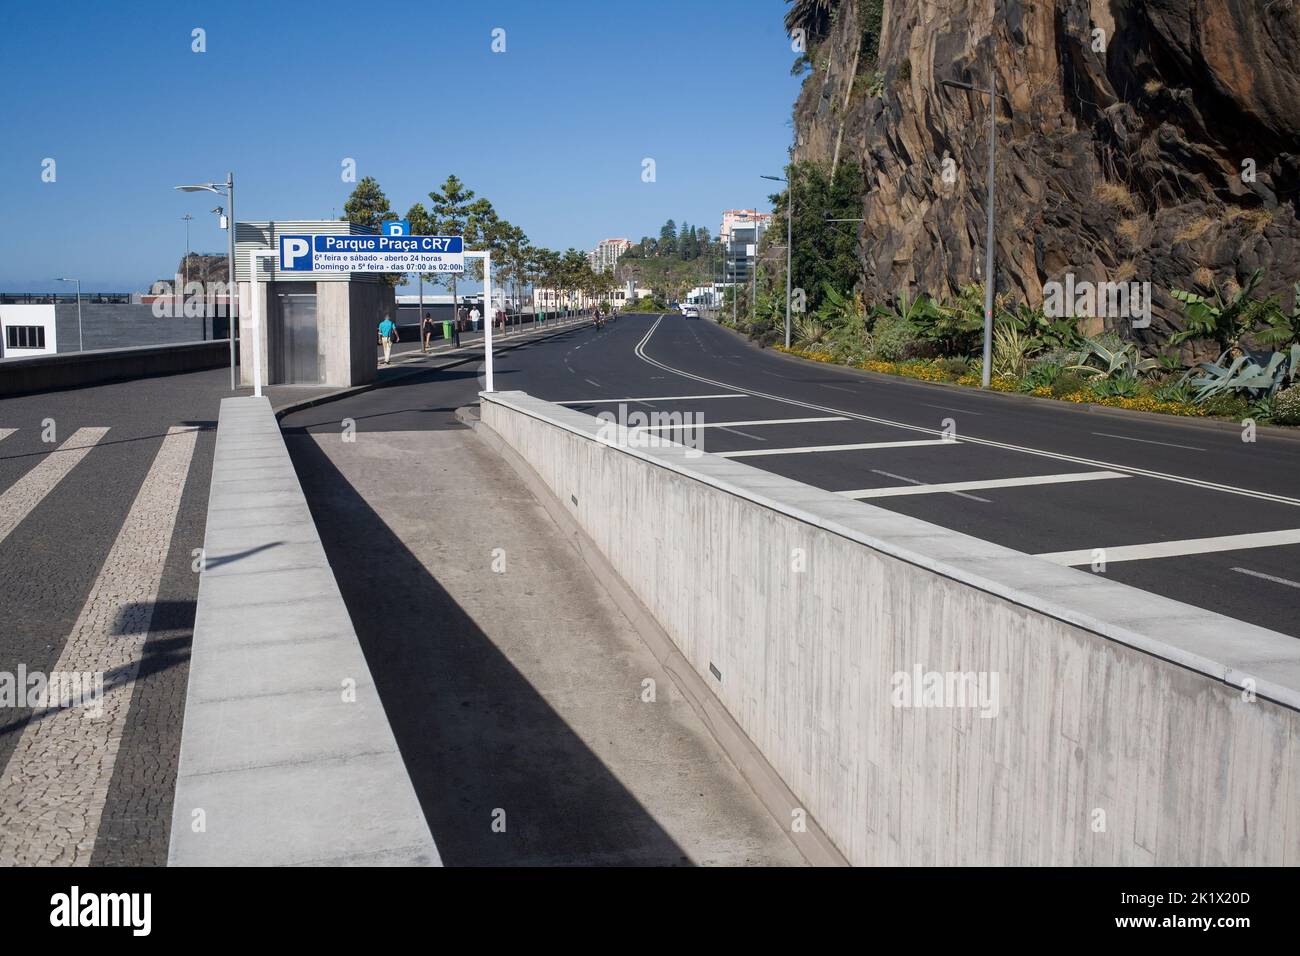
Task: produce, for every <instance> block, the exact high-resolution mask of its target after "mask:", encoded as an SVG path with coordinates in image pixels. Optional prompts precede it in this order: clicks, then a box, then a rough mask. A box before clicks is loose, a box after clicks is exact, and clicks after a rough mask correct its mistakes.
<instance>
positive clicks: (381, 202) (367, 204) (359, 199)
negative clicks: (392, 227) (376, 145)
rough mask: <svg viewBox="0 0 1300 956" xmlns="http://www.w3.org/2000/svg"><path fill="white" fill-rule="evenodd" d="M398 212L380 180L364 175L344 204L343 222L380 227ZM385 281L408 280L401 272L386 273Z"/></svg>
mask: <svg viewBox="0 0 1300 956" xmlns="http://www.w3.org/2000/svg"><path fill="white" fill-rule="evenodd" d="M396 218H397V213H395V212H393V210H392V209H391V208H390V207H389V205H388V197H387V196H385V195H384V191H383V190H382V189H380V188H379V182H378V181H377V180H376V179H375V178H374V177H372V176H366V177H364V178H363V179H362V180H361V181H360V182H359V183H357V185H356V188H355V189H353V190H352V195H351V196H349V197H348V201H347V202H345V203H344V204H343V218H342V221H343V222H351V223H355V224H356V225H358V226H366V227H368V228H370V229H376V230H377V229H378V228H379V226H380V224H381V223H385V222H388V221H390V220H393V219H396ZM384 282H386V283H388V284H389V285H390V286H399V285H402V284H403V283H404V282H406V276H404V275H402V274H401V273H400V272H386V273H384Z"/></svg>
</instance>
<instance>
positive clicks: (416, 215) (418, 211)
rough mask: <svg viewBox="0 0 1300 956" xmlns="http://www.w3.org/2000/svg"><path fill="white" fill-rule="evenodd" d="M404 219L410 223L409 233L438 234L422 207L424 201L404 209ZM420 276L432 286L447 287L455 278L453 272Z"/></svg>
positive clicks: (420, 234)
mask: <svg viewBox="0 0 1300 956" xmlns="http://www.w3.org/2000/svg"><path fill="white" fill-rule="evenodd" d="M406 221H407V222H409V223H410V224H411V235H413V236H435V235H437V234H438V227H437V224H436V223H435V222H434V219H433V216H432V215H431V214H430V213H429V210H427V209H425V208H424V203H419V202H417V203H415V204H414V205H412V206H411V208H410V209H408V210H406ZM420 278H422V279H423V280H424V281H425V282H428V283H430V284H431V285H434V286H438V285H441V286H445V287H447V288H448V289H450V288H451V287H452V283H454V282H455V280H456V274H455V273H454V272H426V273H424V274H423V275H422V276H421V277H420Z"/></svg>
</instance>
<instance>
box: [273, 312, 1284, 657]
mask: <svg viewBox="0 0 1300 956" xmlns="http://www.w3.org/2000/svg"><path fill="white" fill-rule="evenodd" d="M458 374H459V378H458V379H455V380H448V379H445V378H441V377H439V376H436V375H432V376H430V377H428V378H425V377H423V376H417V377H416V380H407V381H406V383H404V384H403V385H402V386H400V387H395V388H391V389H382V390H378V391H375V392H369V393H366V394H364V395H361V396H356V397H354V398H350V399H348V400H347V401H346V405H345V406H344V407H343V408H339V407H337V406H338V405H340V404H341V403H333V404H331V405H327V406H322V407H320V408H317V409H313V410H311V411H310V412H306V413H303V415H302V416H294V417H292V418H290V419H289V420H287V421H286V424H287V425H293V426H302V427H308V428H313V429H315V428H337V427H338V424H337V422H338V419H339V418H340V417H341V416H343V415H345V414H346V415H348V416H350V417H355V418H356V419H357V423H358V425H357V427H358V429H365V428H377V429H383V428H393V429H402V430H405V429H411V428H420V427H455V426H454V422H452V421H451V420H450V412H451V410H452V409H454V408H455V407H456V405H458V404H466V403H471V402H473V401H474V392H475V391H476V390H477V388H478V387H480V382H479V380H478V379H477V377H476V376H470V375H469V374H468V368H467V367H462V370H461V371H460V372H459V373H458ZM496 375H497V381H496V387H497V388H498V389H503V390H505V389H519V390H523V391H526V392H528V393H530V394H532V395H535V396H537V397H539V398H544V399H547V400H550V401H557V402H565V403H567V404H569V405H570V406H571V407H574V408H577V409H579V410H581V411H585V412H588V413H590V414H596V413H598V412H600V411H605V410H610V411H614V412H615V413H617V412H618V408H619V404H620V402H619V400H620V399H621V400H626V405H627V409H626V410H627V411H628V412H631V411H634V410H640V411H643V412H647V413H648V412H683V413H691V414H694V415H698V416H701V418H702V420H703V422H704V423H705V425H706V426H707V427H705V428H703V429H701V430H699V431H698V432H697V433H696V434H697V436H698V437H701V438H702V445H703V448H704V449H705V450H706V451H709V452H715V453H723V454H731V453H736V452H748V453H755V454H747V455H745V456H744V457H743V458H742V460H743V461H744V462H745V463H746V464H749V465H752V466H755V467H758V468H762V469H764V470H767V471H772V472H775V473H778V474H781V475H785V476H787V477H790V478H793V479H796V480H798V481H802V482H805V483H807V484H811V485H815V486H817V487H820V488H824V489H827V490H831V491H836V492H844V491H854V492H857V493H859V494H862V495H864V496H865V497H864V498H863V501H864V504H869V505H871V506H876V507H882V508H888V509H890V510H893V511H897V512H900V513H905V514H909V515H912V516H914V517H917V518H921V519H923V520H925V521H929V522H933V523H934V524H937V525H942V526H944V527H948V528H951V529H954V530H957V531H961V532H963V533H966V534H970V535H973V536H975V537H979V538H983V539H985V540H988V541H993V542H996V543H998V544H1001V545H1004V546H1006V547H1009V548H1014V549H1016V550H1018V551H1023V552H1027V553H1030V554H1040V555H1049V554H1050V555H1056V557H1055V560H1058V561H1060V562H1061V563H1072V564H1074V565H1075V566H1079V567H1081V568H1083V569H1089V568H1091V567H1092V563H1093V560H1094V558H1095V557H1097V556H1099V554H1102V553H1104V556H1105V559H1106V562H1105V570H1104V572H1098V573H1105V574H1107V575H1109V576H1110V577H1112V578H1114V579H1115V580H1119V581H1122V582H1124V583H1127V584H1130V585H1132V586H1134V587H1138V588H1142V589H1144V590H1148V591H1153V592H1156V593H1159V594H1163V595H1165V596H1168V597H1171V598H1175V599H1177V600H1181V601H1185V602H1187V603H1189V604H1194V605H1197V606H1199V607H1204V608H1207V609H1210V610H1214V611H1217V612H1219V613H1222V614H1225V615H1228V616H1229V617H1233V618H1236V619H1239V620H1243V621H1248V622H1251V623H1254V624H1258V625H1260V626H1263V627H1268V628H1272V629H1274V630H1278V631H1281V632H1283V633H1287V634H1291V635H1294V636H1300V621H1297V617H1296V613H1295V611H1296V608H1297V607H1300V439H1298V438H1293V437H1290V436H1277V435H1274V434H1271V433H1268V432H1261V433H1259V434H1257V436H1256V439H1257V440H1256V441H1254V442H1251V443H1248V442H1244V441H1243V440H1242V432H1241V429H1240V428H1238V427H1236V426H1233V425H1231V424H1227V425H1216V424H1208V423H1199V422H1191V421H1184V420H1179V419H1173V418H1171V419H1168V420H1165V419H1163V418H1162V419H1158V420H1152V419H1150V418H1145V417H1140V416H1134V415H1129V414H1126V413H1121V412H1111V411H1102V410H1098V409H1092V410H1089V409H1086V408H1083V407H1078V406H1072V405H1069V404H1066V403H1062V402H1048V401H1033V400H1029V399H1026V398H1023V397H1021V396H1009V395H1001V394H996V393H991V394H990V393H981V392H978V391H975V390H971V389H958V388H955V387H950V386H941V385H931V384H927V383H920V382H912V381H908V380H901V379H893V378H883V377H873V376H869V375H866V374H862V373H858V372H856V371H854V370H850V369H844V368H838V367H835V366H830V365H820V364H815V363H811V362H807V361H804V360H801V359H795V358H792V357H789V356H785V355H782V354H780V353H776V352H772V351H765V350H760V349H757V348H755V347H753V346H752V345H750V344H749V343H748V342H746V341H744V340H743V339H742V338H740V337H739V336H737V335H735V334H734V333H732V332H730V331H728V330H726V329H723V328H720V327H719V326H717V325H714V324H712V323H709V322H705V321H701V320H688V319H683V318H681V317H679V316H676V315H668V316H664V317H662V318H661V317H659V316H639V315H631V314H629V315H624V316H622V317H621V318H619V319H618V320H617V321H616V322H614V323H612V324H610V325H608V326H607V327H606V328H605V329H604V330H603V331H601V332H596V331H595V330H594V329H592V328H590V327H583V328H581V329H578V330H575V331H573V332H571V333H568V334H565V335H562V336H559V337H557V338H554V339H551V340H549V341H546V342H541V343H537V344H535V345H531V346H528V347H527V348H523V349H519V350H516V351H512V352H509V353H506V354H505V355H502V356H500V357H498V359H497V361H496ZM665 396H678V397H676V398H665ZM681 396H689V397H681ZM695 396H713V397H709V398H699V397H695ZM719 396H730V397H719ZM787 419H834V420H829V421H820V420H819V421H798V422H790V423H786V424H781V423H778V422H780V421H782V420H787ZM729 423H734V424H729ZM945 428H947V429H948V430H949V431H950V432H951V431H955V437H956V440H955V441H940V439H942V438H943V434H944V430H945ZM899 442H906V443H909V444H904V445H898V444H895V443H899ZM917 442H921V444H915V443H917ZM843 445H877V446H878V447H867V448H856V449H844V448H838V449H835V450H829V449H828V447H827V446H843ZM792 449H799V451H797V452H796V451H792ZM810 449H822V450H810ZM1045 478H1051V479H1052V480H1051V481H1050V482H1045V481H1044V480H1043V479H1045ZM949 483H958V484H957V487H955V488H951V489H948V490H945V489H942V488H935V487H933V486H935V485H945V484H949ZM889 489H893V490H892V491H891V490H889ZM909 489H911V490H910V491H909ZM904 492H906V493H904ZM1239 536H1255V537H1245V538H1243V537H1239ZM1259 536H1264V537H1259ZM1096 549H1103V550H1102V552H1097V551H1096ZM1076 552H1077V553H1076ZM1170 552H1172V553H1170Z"/></svg>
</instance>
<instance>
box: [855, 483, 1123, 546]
mask: <svg viewBox="0 0 1300 956" xmlns="http://www.w3.org/2000/svg"><path fill="white" fill-rule="evenodd" d="M1127 477H1128V476H1127V475H1121V474H1120V473H1119V472H1117V471H1076V472H1072V473H1070V474H1065V475H1030V476H1028V477H1025V478H988V479H985V480H983V481H945V482H942V483H940V484H935V485H914V486H912V487H908V488H859V489H857V490H856V491H837V492H836V494H838V495H843V496H844V497H845V498H892V497H894V496H896V495H934V494H944V493H946V492H949V491H976V490H978V489H980V488H1020V487H1024V486H1025V485H1057V484H1063V483H1065V482H1071V481H1100V480H1102V479H1105V478H1127ZM1088 555H1089V557H1088V561H1089V562H1091V561H1092V552H1088Z"/></svg>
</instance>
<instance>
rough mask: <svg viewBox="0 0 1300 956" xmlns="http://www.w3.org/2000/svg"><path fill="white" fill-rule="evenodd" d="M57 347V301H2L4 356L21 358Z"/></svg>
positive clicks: (0, 323) (1, 347)
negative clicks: (55, 304) (52, 303)
mask: <svg viewBox="0 0 1300 956" xmlns="http://www.w3.org/2000/svg"><path fill="white" fill-rule="evenodd" d="M56 351H58V333H57V330H56V326H55V321H54V306H53V305H0V356H2V357H4V358H19V357H20V356H25V355H52V354H54V353H55V352H56Z"/></svg>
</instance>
